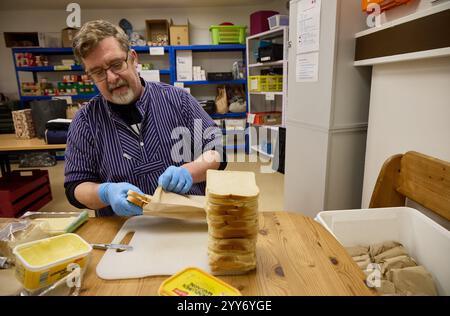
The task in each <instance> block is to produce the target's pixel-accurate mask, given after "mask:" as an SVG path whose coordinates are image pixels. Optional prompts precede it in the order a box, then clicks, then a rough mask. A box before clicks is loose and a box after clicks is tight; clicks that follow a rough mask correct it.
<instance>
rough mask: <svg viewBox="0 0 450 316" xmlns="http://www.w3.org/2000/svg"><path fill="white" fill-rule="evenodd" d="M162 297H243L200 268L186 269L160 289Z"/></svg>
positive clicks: (164, 283)
mask: <svg viewBox="0 0 450 316" xmlns="http://www.w3.org/2000/svg"><path fill="white" fill-rule="evenodd" d="M158 294H159V295H161V296H241V295H242V294H241V293H240V292H239V291H238V290H237V289H235V288H234V287H232V286H230V285H228V284H227V283H225V282H223V281H222V280H220V279H218V278H216V277H214V276H212V275H210V274H208V273H206V272H205V271H202V270H200V269H198V268H191V267H190V268H186V269H184V270H183V271H181V272H179V273H177V274H175V275H173V276H171V277H170V278H168V279H167V280H166V281H164V282H163V283H162V284H161V286H160V287H159V290H158Z"/></svg>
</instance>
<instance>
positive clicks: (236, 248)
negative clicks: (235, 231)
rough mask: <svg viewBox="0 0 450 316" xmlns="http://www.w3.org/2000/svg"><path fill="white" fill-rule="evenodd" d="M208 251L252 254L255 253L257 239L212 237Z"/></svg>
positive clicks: (209, 240)
mask: <svg viewBox="0 0 450 316" xmlns="http://www.w3.org/2000/svg"><path fill="white" fill-rule="evenodd" d="M208 249H210V250H211V251H214V252H216V253H223V252H225V253H250V252H255V249H256V238H228V239H218V238H214V237H212V236H210V238H209V239H208Z"/></svg>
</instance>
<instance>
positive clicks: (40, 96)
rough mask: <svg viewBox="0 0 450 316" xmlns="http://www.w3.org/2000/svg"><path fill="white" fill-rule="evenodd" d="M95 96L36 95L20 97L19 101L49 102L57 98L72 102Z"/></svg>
mask: <svg viewBox="0 0 450 316" xmlns="http://www.w3.org/2000/svg"><path fill="white" fill-rule="evenodd" d="M96 95H97V93H95V94H75V95H36V96H34V95H33V96H22V97H21V98H20V99H21V100H22V101H33V100H50V99H51V98H57V97H72V99H73V100H83V99H84V100H89V99H92V98H93V97H95V96H96Z"/></svg>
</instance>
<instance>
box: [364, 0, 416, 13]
mask: <svg viewBox="0 0 450 316" xmlns="http://www.w3.org/2000/svg"><path fill="white" fill-rule="evenodd" d="M410 1H412V0H362V1H361V6H362V9H363V11H365V12H370V11H371V10H370V7H369V6H370V5H371V4H378V5H379V6H380V8H381V11H386V10H389V9H391V8H393V7H397V6H399V5H402V4H407V3H408V2H410Z"/></svg>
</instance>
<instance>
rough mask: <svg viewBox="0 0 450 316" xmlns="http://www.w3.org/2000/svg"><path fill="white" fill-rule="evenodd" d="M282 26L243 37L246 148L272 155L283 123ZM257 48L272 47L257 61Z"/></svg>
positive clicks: (285, 36) (284, 31) (285, 29)
mask: <svg viewBox="0 0 450 316" xmlns="http://www.w3.org/2000/svg"><path fill="white" fill-rule="evenodd" d="M288 30H289V28H288V27H286V26H283V27H279V28H276V29H273V30H270V31H266V32H263V33H259V34H255V35H252V36H249V37H247V78H248V111H249V114H248V117H247V121H248V123H249V124H250V133H249V142H250V151H251V152H258V153H259V154H260V155H263V156H265V157H266V158H267V157H268V158H273V157H274V152H275V147H276V146H277V141H278V130H279V127H284V126H285V124H286V123H285V122H286V105H287V93H288V84H287V78H288V49H287V42H288V35H289V32H288ZM259 47H266V48H269V49H272V53H268V54H267V55H268V56H266V55H264V56H265V57H262V58H261V60H258V49H259Z"/></svg>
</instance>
